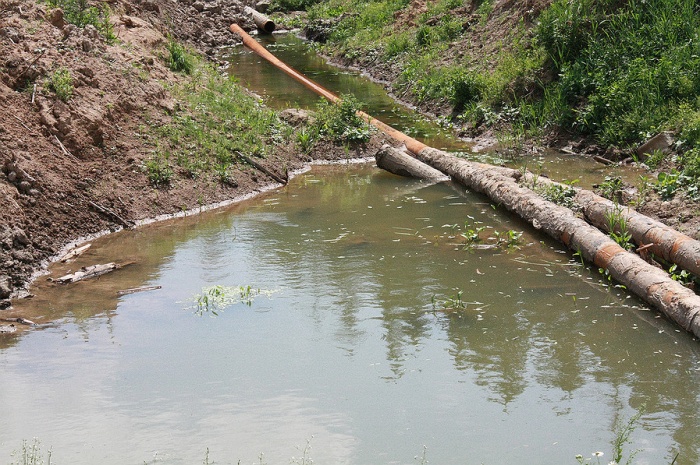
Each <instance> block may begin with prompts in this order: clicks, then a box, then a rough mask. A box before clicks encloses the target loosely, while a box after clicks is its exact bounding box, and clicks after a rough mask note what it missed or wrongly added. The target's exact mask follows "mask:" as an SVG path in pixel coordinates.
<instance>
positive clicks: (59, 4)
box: [47, 0, 116, 43]
mask: <svg viewBox="0 0 700 465" xmlns="http://www.w3.org/2000/svg"><path fill="white" fill-rule="evenodd" d="M47 3H48V5H49V6H51V7H53V8H60V9H61V10H63V16H64V18H65V20H66V21H67V22H69V23H70V24H75V25H76V26H78V27H79V28H84V27H85V26H87V25H91V26H94V27H95V29H97V32H99V33H100V34H101V35H102V37H104V38H105V40H107V42H108V43H111V42H113V41H114V40H115V39H116V36H115V35H114V29H113V28H112V23H111V22H110V20H109V18H110V13H111V12H110V9H109V6H107V4H106V3H101V4H99V5H98V6H94V5H91V4H90V3H89V2H88V0H47Z"/></svg>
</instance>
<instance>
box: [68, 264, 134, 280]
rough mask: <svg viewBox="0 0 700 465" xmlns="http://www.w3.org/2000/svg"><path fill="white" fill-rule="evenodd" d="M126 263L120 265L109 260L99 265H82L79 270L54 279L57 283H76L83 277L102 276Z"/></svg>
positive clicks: (83, 278)
mask: <svg viewBox="0 0 700 465" xmlns="http://www.w3.org/2000/svg"><path fill="white" fill-rule="evenodd" d="M126 265H128V263H125V264H122V265H120V264H118V263H114V262H110V263H104V264H100V265H92V266H84V267H82V268H81V269H80V270H79V271H76V272H75V273H71V274H67V275H65V276H61V277H60V278H58V279H56V281H57V282H58V283H59V284H69V283H77V282H78V281H83V280H85V279H91V278H96V277H98V276H102V275H103V274H107V273H110V272H112V271H114V270H118V269H120V268H123V267H124V266H126Z"/></svg>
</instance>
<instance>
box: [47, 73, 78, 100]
mask: <svg viewBox="0 0 700 465" xmlns="http://www.w3.org/2000/svg"><path fill="white" fill-rule="evenodd" d="M48 88H49V89H50V90H52V91H53V92H54V93H55V94H56V97H58V98H59V99H61V100H63V101H64V102H67V101H68V100H69V99H70V98H71V96H72V95H73V77H72V76H71V74H70V71H68V70H67V69H65V68H59V69H57V70H56V71H54V72H53V73H52V74H51V76H49V80H48Z"/></svg>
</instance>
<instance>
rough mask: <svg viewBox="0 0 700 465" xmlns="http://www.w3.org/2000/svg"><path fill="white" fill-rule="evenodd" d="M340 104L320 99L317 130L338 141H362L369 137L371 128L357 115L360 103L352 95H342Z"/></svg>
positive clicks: (316, 123) (316, 121)
mask: <svg viewBox="0 0 700 465" xmlns="http://www.w3.org/2000/svg"><path fill="white" fill-rule="evenodd" d="M341 99H342V101H341V102H340V103H339V104H333V103H330V102H328V101H326V100H321V101H319V104H318V110H317V114H316V118H315V126H316V130H317V131H318V133H319V134H321V135H323V136H327V137H329V138H331V139H332V140H334V141H336V142H362V141H366V140H368V139H369V137H370V135H371V129H370V126H369V124H367V123H366V122H365V121H364V120H363V119H362V118H360V117H359V116H358V115H357V112H358V111H359V110H360V103H359V102H358V101H357V99H356V98H355V97H353V96H352V95H342V96H341Z"/></svg>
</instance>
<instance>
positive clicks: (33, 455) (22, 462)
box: [10, 438, 51, 465]
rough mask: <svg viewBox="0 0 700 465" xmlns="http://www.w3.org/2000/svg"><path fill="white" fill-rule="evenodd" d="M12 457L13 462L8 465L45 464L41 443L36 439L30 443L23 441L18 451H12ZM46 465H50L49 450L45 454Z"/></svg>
mask: <svg viewBox="0 0 700 465" xmlns="http://www.w3.org/2000/svg"><path fill="white" fill-rule="evenodd" d="M12 457H13V461H12V462H11V464H10V465H44V463H45V462H44V459H43V457H42V453H41V442H40V441H39V440H38V439H37V438H34V439H33V440H32V442H31V443H29V442H27V440H26V439H25V440H23V441H22V446H21V447H20V450H18V451H14V452H13V453H12ZM14 460H17V462H15V461H14ZM46 464H47V465H51V449H49V451H48V452H47V454H46Z"/></svg>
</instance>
